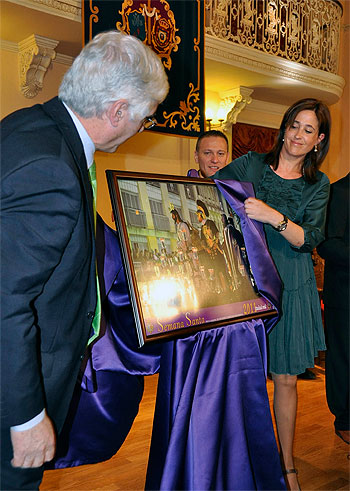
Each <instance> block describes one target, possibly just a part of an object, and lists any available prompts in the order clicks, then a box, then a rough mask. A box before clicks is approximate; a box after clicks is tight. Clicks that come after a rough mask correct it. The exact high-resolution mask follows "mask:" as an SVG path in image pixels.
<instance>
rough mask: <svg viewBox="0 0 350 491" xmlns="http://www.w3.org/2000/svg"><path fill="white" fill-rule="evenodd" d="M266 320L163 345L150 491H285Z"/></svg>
mask: <svg viewBox="0 0 350 491" xmlns="http://www.w3.org/2000/svg"><path fill="white" fill-rule="evenodd" d="M264 331H265V327H264V324H263V322H262V320H261V319H258V320H251V321H247V322H242V323H239V324H233V325H229V326H225V327H221V328H216V329H212V330H209V331H203V332H198V333H196V334H195V335H194V336H191V337H189V338H186V339H182V340H177V341H173V342H168V343H166V345H165V346H164V349H163V353H162V360H161V368H160V378H159V385H158V394H157V404H156V411H155V416H154V426H153V435H152V444H151V451H150V458H149V465H148V471H147V481H146V489H149V490H155V489H162V490H175V489H176V490H180V489H181V490H182V489H186V490H209V489H220V490H223V489H232V490H248V489H249V490H251V489H259V490H262V489H266V490H277V489H286V488H285V484H284V479H283V476H282V471H281V466H280V460H279V454H278V450H277V445H276V441H275V437H274V431H273V425H272V420H271V415H270V409H269V401H268V396H267V392H266V379H265V373H264V368H263V361H262V352H261V346H260V343H259V339H265V333H264Z"/></svg>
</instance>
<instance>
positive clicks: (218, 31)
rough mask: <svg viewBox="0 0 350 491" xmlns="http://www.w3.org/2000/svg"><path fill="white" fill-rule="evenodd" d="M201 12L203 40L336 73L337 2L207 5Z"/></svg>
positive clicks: (208, 1)
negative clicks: (208, 38)
mask: <svg viewBox="0 0 350 491" xmlns="http://www.w3.org/2000/svg"><path fill="white" fill-rule="evenodd" d="M205 9H206V33H207V34H210V35H212V36H215V37H218V38H220V39H225V40H227V41H231V42H233V43H236V44H239V45H240V46H247V47H250V48H255V49H257V50H260V51H263V52H265V53H269V54H272V55H275V56H280V57H282V58H285V59H287V60H290V61H294V62H297V63H303V64H305V65H308V66H310V67H313V68H317V69H319V70H324V71H327V72H331V73H334V74H336V73H337V70H338V55H339V37H340V19H341V17H342V13H343V9H342V6H341V4H340V2H339V1H337V0H205Z"/></svg>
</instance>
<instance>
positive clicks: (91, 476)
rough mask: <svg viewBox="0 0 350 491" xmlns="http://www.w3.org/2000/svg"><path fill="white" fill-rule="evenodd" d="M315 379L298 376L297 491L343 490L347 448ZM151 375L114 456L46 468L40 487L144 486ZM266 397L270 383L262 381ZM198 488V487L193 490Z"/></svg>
mask: <svg viewBox="0 0 350 491" xmlns="http://www.w3.org/2000/svg"><path fill="white" fill-rule="evenodd" d="M315 373H317V378H316V380H298V393H299V401H298V416H297V425H296V438H295V456H296V458H295V466H296V467H297V468H298V470H299V481H300V484H301V488H302V490H303V491H311V490H313V491H314V490H323V491H335V490H348V489H350V487H349V471H350V467H349V465H350V460H348V454H349V450H350V449H349V446H348V445H346V444H345V443H344V442H343V441H342V440H341V439H340V438H339V437H337V436H336V435H335V433H334V427H333V416H332V414H331V413H330V412H329V410H328V407H327V403H326V396H325V389H324V373H323V370H322V369H317V368H316V369H315ZM156 386H157V376H156V375H154V376H152V377H146V379H145V393H144V397H143V399H142V402H141V406H140V411H139V414H138V416H137V418H136V420H135V422H134V425H133V427H132V429H131V431H130V433H129V435H128V437H127V439H126V441H125V443H124V445H123V446H122V448H121V449H120V450H119V452H118V453H117V455H115V456H114V457H113V458H112V459H110V460H109V461H107V462H102V463H99V464H94V465H86V466H81V467H75V468H71V469H59V470H52V471H46V472H45V474H44V479H43V482H42V485H41V487H40V491H51V490H64V491H69V490H80V491H83V490H84V491H95V490H105V491H118V490H125V491H127V490H129V491H139V490H143V489H144V483H145V476H146V467H147V457H148V451H149V445H150V438H151V431H152V417H153V411H154V404H155V394H156ZM267 387H268V393H269V397H270V401H272V394H273V387H272V382H271V381H270V380H268V383H267ZM198 491H200V490H198Z"/></svg>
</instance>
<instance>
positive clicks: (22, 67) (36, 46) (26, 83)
mask: <svg viewBox="0 0 350 491" xmlns="http://www.w3.org/2000/svg"><path fill="white" fill-rule="evenodd" d="M58 43H59V41H56V40H55V39H49V38H46V37H43V36H39V35H37V34H32V35H31V36H29V37H27V38H26V39H24V40H23V41H20V42H19V43H18V50H19V57H18V61H19V83H20V91H21V92H22V94H23V95H24V96H25V97H27V98H28V99H31V98H33V97H35V96H36V95H37V94H38V92H39V91H40V90H41V89H42V88H43V81H44V77H45V74H46V71H47V69H48V68H49V66H50V64H51V62H52V60H54V59H55V57H56V52H55V48H56V47H57V45H58Z"/></svg>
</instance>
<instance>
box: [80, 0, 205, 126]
mask: <svg viewBox="0 0 350 491" xmlns="http://www.w3.org/2000/svg"><path fill="white" fill-rule="evenodd" d="M83 26H84V40H85V42H88V41H89V40H90V39H91V38H92V37H93V36H95V35H96V34H97V33H99V32H102V31H105V30H107V29H118V30H120V31H123V32H125V33H127V34H130V35H133V36H136V37H138V38H139V39H141V40H142V41H143V42H144V43H145V44H147V45H148V46H150V47H151V48H152V49H153V50H154V51H155V52H156V53H157V54H158V56H159V57H160V59H161V60H162V63H163V65H164V67H165V69H166V71H167V75H168V78H169V83H170V92H169V95H168V97H167V98H166V100H165V101H164V102H163V104H161V107H159V108H158V111H157V114H156V118H157V120H158V125H157V126H156V127H155V128H154V129H153V130H152V131H161V132H163V133H170V134H176V135H187V136H198V134H199V133H200V132H202V131H204V125H205V118H204V80H203V78H204V64H203V61H204V2H203V0H186V1H179V0H124V1H116V0H110V1H108V2H106V1H103V0H96V1H95V0H84V2H83Z"/></svg>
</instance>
